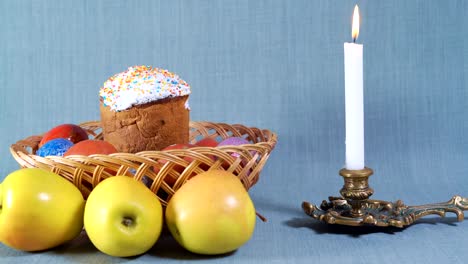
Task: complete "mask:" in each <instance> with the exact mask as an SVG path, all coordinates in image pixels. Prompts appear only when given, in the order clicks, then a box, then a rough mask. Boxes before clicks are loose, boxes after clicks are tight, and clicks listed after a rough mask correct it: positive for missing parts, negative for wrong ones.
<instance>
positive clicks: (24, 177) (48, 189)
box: [0, 168, 85, 251]
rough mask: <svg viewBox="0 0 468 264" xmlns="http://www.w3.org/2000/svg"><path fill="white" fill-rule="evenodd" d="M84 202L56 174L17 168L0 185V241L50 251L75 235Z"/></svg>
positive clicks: (23, 248)
mask: <svg viewBox="0 0 468 264" xmlns="http://www.w3.org/2000/svg"><path fill="white" fill-rule="evenodd" d="M84 205H85V201H84V199H83V195H82V194H81V193H80V191H79V190H78V189H77V188H76V187H75V186H74V185H73V184H72V183H70V182H69V181H67V180H66V179H64V178H62V177H61V176H60V175H57V174H55V173H52V172H49V171H45V170H42V169H35V168H30V169H20V170H17V171H14V172H12V173H11V174H10V175H8V176H7V177H6V178H5V179H4V181H3V182H2V184H0V241H1V242H2V243H3V244H5V245H7V246H9V247H12V248H15V249H18V250H23V251H38V250H45V249H49V248H53V247H55V246H58V245H60V244H63V243H64V242H66V241H69V240H71V239H73V238H75V237H76V236H78V235H79V234H80V232H81V230H82V228H83V212H84Z"/></svg>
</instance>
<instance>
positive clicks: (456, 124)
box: [0, 0, 468, 263]
mask: <svg viewBox="0 0 468 264" xmlns="http://www.w3.org/2000/svg"><path fill="white" fill-rule="evenodd" d="M356 3H357V4H359V6H360V10H361V17H362V23H361V31H360V32H361V33H360V36H359V39H358V42H360V43H363V44H364V82H365V92H364V93H365V132H366V134H365V144H366V164H367V166H369V167H371V168H373V169H374V171H375V175H374V176H373V177H372V178H371V185H372V187H373V188H374V189H375V191H376V193H375V195H374V196H375V198H377V199H387V200H396V199H402V200H404V201H405V202H406V203H407V204H422V203H430V202H439V201H445V200H448V199H449V198H450V197H451V196H452V195H454V194H461V195H464V196H468V116H467V115H468V27H467V25H468V18H467V17H468V16H467V13H468V2H466V1H461V0H459V1H455V0H454V1H436V0H424V1H423V0H415V1H404V0H394V1H383V0H380V1H364V0H363V1H338V0H331V1H330V0H321V1H307V0H303V1H302V0H295V1H285V0H284V1H253V0H251V1H246V0H240V1H231V0H226V1H207V0H198V1H69V0H68V1H33V0H31V1H28V0H24V1H23V0H20V1H13V0H9V1H1V2H0V60H1V63H0V127H1V128H0V157H1V158H0V179H2V178H3V177H5V176H6V175H7V174H8V173H10V172H11V171H13V170H15V169H16V168H18V165H17V164H16V163H15V161H14V160H13V158H12V157H11V155H10V153H9V149H8V148H9V146H10V145H11V144H12V143H13V142H15V141H17V140H19V139H22V138H25V137H27V136H29V135H33V134H39V133H42V132H45V131H47V130H48V129H49V128H51V127H53V126H55V125H57V124H60V123H80V122H83V121H88V120H96V119H99V109H98V90H99V88H100V86H101V85H102V83H103V82H104V81H105V80H106V79H107V78H108V77H109V76H111V75H113V74H114V73H117V72H120V71H123V70H125V69H126V68H127V67H128V66H131V65H139V64H147V65H154V66H158V67H163V68H167V69H169V70H171V71H174V72H176V73H178V74H179V75H180V76H182V78H184V79H185V80H186V81H187V82H189V83H190V84H191V86H192V88H193V94H192V95H191V97H190V98H191V99H190V102H191V108H192V112H191V118H192V120H209V121H215V122H227V123H242V124H245V125H248V126H256V127H260V128H268V129H270V130H273V131H275V132H277V133H278V136H279V143H278V146H277V148H276V149H275V151H274V153H273V155H272V156H271V158H270V160H269V162H268V163H267V165H266V167H265V169H264V171H263V172H262V174H261V179H260V181H259V182H258V184H257V185H256V186H255V187H254V188H252V189H251V192H250V193H251V196H252V199H253V200H254V202H255V204H256V207H257V210H258V211H259V212H260V213H262V214H264V215H265V216H266V217H267V218H268V219H269V221H268V222H267V223H257V228H256V230H255V234H254V237H253V238H252V240H251V241H249V243H248V244H247V245H245V246H244V247H242V248H241V249H240V250H238V251H237V252H235V253H234V254H231V255H229V256H223V257H220V258H208V259H206V258H203V257H200V256H195V255H191V254H189V253H186V252H185V251H183V250H182V249H181V248H179V247H178V246H177V245H176V244H175V242H174V241H173V240H171V238H170V237H164V238H163V239H161V242H160V243H158V244H157V245H156V247H155V248H154V249H153V250H152V251H150V253H149V254H147V255H144V256H142V257H139V258H135V259H116V258H110V257H107V256H105V255H103V254H101V253H98V252H97V250H96V249H94V248H93V247H92V246H91V245H90V243H89V241H86V239H85V238H82V240H78V242H77V243H75V244H73V245H70V246H68V247H65V248H59V249H57V250H54V251H49V252H42V253H37V254H29V253H21V252H17V251H14V250H12V249H8V248H6V247H4V246H0V256H1V257H2V259H0V262H1V263H11V262H13V263H15V262H18V263H19V262H26V261H27V262H31V263H62V262H64V261H73V262H83V263H104V262H127V261H128V262H144V261H151V260H154V259H158V261H161V262H162V261H167V262H171V261H177V262H178V263H182V262H184V261H189V260H190V259H202V260H203V261H207V262H208V261H211V262H215V263H231V262H232V263H240V262H242V263H244V262H245V263H256V262H268V263H286V262H287V261H289V263H312V262H317V263H321V262H323V263H334V262H340V263H376V262H377V261H379V262H381V263H415V262H416V263H422V262H426V263H433V262H434V263H437V262H439V263H440V262H442V263H448V262H450V263H464V262H465V263H466V262H467V261H468V260H467V253H466V244H467V242H468V221H465V222H462V223H455V219H454V218H453V217H450V218H448V219H447V220H440V221H439V219H438V218H428V219H427V220H423V221H421V224H418V225H415V226H412V227H410V228H407V229H405V230H403V231H400V230H393V229H366V230H360V231H355V230H350V229H343V228H336V227H333V226H325V225H322V224H319V223H316V222H315V221H313V220H312V219H309V218H307V217H306V216H305V215H304V214H303V213H302V211H301V209H300V204H301V202H302V201H303V200H309V201H312V202H315V203H320V202H321V200H322V199H325V198H326V197H328V196H329V195H337V194H338V190H339V189H340V188H341V186H342V184H343V183H342V179H341V177H339V176H338V170H339V169H340V168H341V167H342V166H343V164H344V150H345V146H344V136H345V134H344V82H343V76H344V73H343V42H345V41H350V40H351V15H352V10H353V7H354V5H355V4H356ZM467 220H468V219H467Z"/></svg>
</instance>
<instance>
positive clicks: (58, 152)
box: [36, 138, 73, 157]
mask: <svg viewBox="0 0 468 264" xmlns="http://www.w3.org/2000/svg"><path fill="white" fill-rule="evenodd" d="M71 146H73V143H72V142H71V141H70V140H68V139H64V138H56V139H52V140H50V141H47V143H45V144H44V145H42V147H40V148H39V149H38V150H37V152H36V155H38V156H41V157H46V156H63V154H64V153H65V152H66V151H67V150H68V149H69V148H71Z"/></svg>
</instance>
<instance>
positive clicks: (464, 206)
mask: <svg viewBox="0 0 468 264" xmlns="http://www.w3.org/2000/svg"><path fill="white" fill-rule="evenodd" d="M372 173H373V171H372V170H371V169H369V168H364V169H362V170H347V169H341V170H340V175H341V176H342V177H343V178H344V186H343V188H342V189H341V190H340V194H341V195H342V197H329V201H328V202H327V201H323V202H322V204H321V205H320V208H318V207H317V206H315V205H313V204H310V203H308V202H303V203H302V208H303V210H304V212H305V213H306V214H307V215H309V216H311V217H313V218H315V219H317V220H319V221H323V222H326V223H328V224H339V225H348V226H366V225H368V226H395V227H404V226H408V225H411V224H412V223H414V222H415V221H416V220H418V219H419V218H421V217H424V216H426V215H430V214H435V215H439V216H441V217H444V216H445V214H446V213H447V212H452V213H455V214H456V215H457V219H458V221H463V219H464V218H465V216H464V214H463V211H464V210H468V198H464V197H461V196H458V195H456V196H453V197H452V199H450V201H448V202H445V203H435V204H427V205H420V206H407V205H405V204H403V202H402V201H400V200H398V201H396V202H394V203H392V202H387V201H380V200H369V199H368V198H369V197H370V196H371V195H372V194H373V193H374V190H373V189H372V188H370V187H369V177H370V176H371V175H372Z"/></svg>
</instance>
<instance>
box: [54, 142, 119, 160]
mask: <svg viewBox="0 0 468 264" xmlns="http://www.w3.org/2000/svg"><path fill="white" fill-rule="evenodd" d="M116 152H117V149H116V148H115V147H114V146H113V145H112V144H111V143H109V142H107V141H103V140H93V139H87V140H83V141H80V142H78V143H76V144H75V145H74V146H72V147H71V148H70V149H69V150H68V151H67V152H65V154H64V155H63V156H64V157H66V156H70V155H84V156H89V155H93V154H105V155H108V154H112V153H116Z"/></svg>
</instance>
